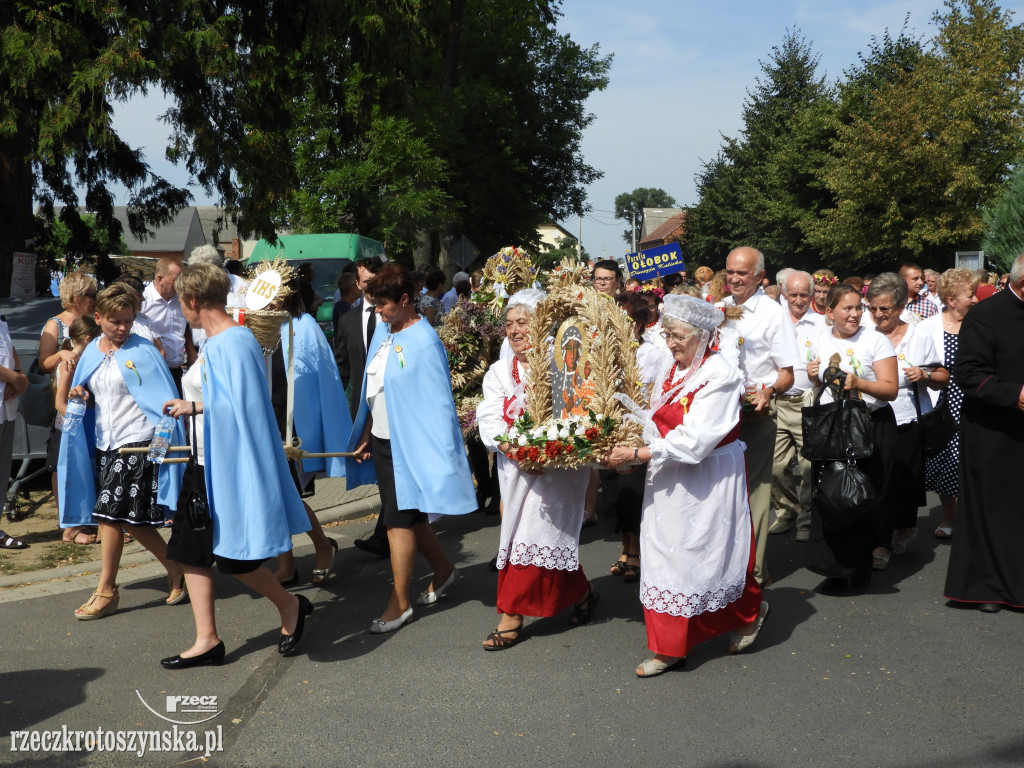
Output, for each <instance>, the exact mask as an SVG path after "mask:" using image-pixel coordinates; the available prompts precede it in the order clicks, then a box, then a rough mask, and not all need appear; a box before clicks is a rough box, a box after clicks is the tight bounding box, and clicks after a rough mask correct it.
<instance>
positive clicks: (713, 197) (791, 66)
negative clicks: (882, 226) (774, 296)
mask: <svg viewBox="0 0 1024 768" xmlns="http://www.w3.org/2000/svg"><path fill="white" fill-rule="evenodd" d="M818 60H819V56H818V55H817V54H816V53H814V51H813V49H812V48H811V45H810V44H809V43H808V42H807V40H806V39H805V38H804V37H802V36H801V35H800V33H799V31H798V30H787V32H786V35H785V37H784V38H783V40H782V43H781V44H780V45H777V46H773V47H772V50H771V55H770V56H769V57H768V58H767V60H765V61H760V62H759V63H760V65H761V73H762V74H761V76H759V77H758V78H757V80H756V85H755V87H754V88H753V89H751V90H748V91H747V98H746V101H745V102H744V105H743V131H742V134H741V136H740V137H739V138H728V137H725V138H724V141H723V147H722V149H721V150H720V151H719V154H718V156H717V157H716V158H715V159H714V160H712V161H710V162H706V163H705V164H704V167H703V169H702V171H701V172H700V173H699V174H698V176H697V186H698V193H699V199H698V203H697V205H696V206H694V208H693V210H692V212H691V216H690V218H688V220H687V231H686V235H685V236H684V243H685V246H686V248H687V251H688V252H689V254H690V255H689V257H688V258H690V259H691V261H693V262H694V263H696V262H698V261H703V262H705V263H709V264H714V263H718V264H721V263H722V262H724V260H725V256H726V254H727V253H728V251H729V250H731V249H732V248H734V247H736V246H738V245H754V246H756V247H757V248H759V249H760V250H761V251H763V252H764V253H765V254H766V257H767V258H768V260H769V261H770V262H772V263H774V264H776V265H778V266H782V265H783V264H785V265H786V266H801V267H812V268H813V266H817V262H818V261H819V259H820V256H819V253H818V251H817V250H816V249H814V248H812V247H809V245H808V243H807V241H806V238H805V237H804V233H803V229H802V224H803V222H804V220H805V219H806V218H807V217H813V216H815V215H816V212H817V210H818V209H820V208H821V207H822V206H823V205H824V204H825V202H826V201H827V200H828V199H829V196H828V194H827V192H826V191H825V190H824V187H823V185H822V184H821V183H820V182H819V181H818V180H817V178H816V175H815V173H816V171H817V167H818V165H819V164H820V163H821V162H823V158H824V156H825V155H826V154H827V151H828V145H829V141H830V138H831V137H830V134H829V131H828V128H827V120H826V119H825V118H826V116H827V115H828V113H829V110H830V108H831V106H832V104H833V94H832V89H831V88H829V87H828V86H827V85H826V84H825V81H824V78H822V77H820V76H819V75H818V74H817V67H818Z"/></svg>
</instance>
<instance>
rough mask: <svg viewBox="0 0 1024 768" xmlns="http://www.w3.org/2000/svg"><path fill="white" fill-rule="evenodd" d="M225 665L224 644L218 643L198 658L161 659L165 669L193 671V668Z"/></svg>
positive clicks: (171, 657)
mask: <svg viewBox="0 0 1024 768" xmlns="http://www.w3.org/2000/svg"><path fill="white" fill-rule="evenodd" d="M223 663H224V642H223V641H221V642H219V643H217V644H216V645H215V646H213V648H211V649H210V650H208V651H206V652H205V653H200V654H199V655H198V656H180V655H179V656H169V657H168V658H166V659H160V666H162V667H163V668H164V669H191V668H192V667H219V666H220V665H221V664H223Z"/></svg>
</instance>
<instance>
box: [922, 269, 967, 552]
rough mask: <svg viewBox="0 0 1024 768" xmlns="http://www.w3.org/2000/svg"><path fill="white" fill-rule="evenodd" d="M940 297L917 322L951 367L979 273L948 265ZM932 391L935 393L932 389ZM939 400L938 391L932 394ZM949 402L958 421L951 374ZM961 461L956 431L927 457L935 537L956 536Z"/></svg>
mask: <svg viewBox="0 0 1024 768" xmlns="http://www.w3.org/2000/svg"><path fill="white" fill-rule="evenodd" d="M935 287H936V289H937V290H938V294H939V298H940V299H942V304H943V307H942V311H941V312H939V313H937V314H935V315H932V316H931V317H929V318H927V319H926V320H922V321H921V323H920V324H919V325H918V329H919V330H920V332H921V333H927V334H930V335H931V337H932V340H933V341H934V343H935V347H936V349H938V350H939V352H940V354H941V355H942V356H943V365H944V366H945V368H946V370H947V371H952V370H953V367H954V366H955V365H956V355H957V350H958V348H959V340H960V324H961V323H963V321H964V317H965V316H966V315H967V312H968V310H970V308H971V307H973V306H974V305H975V304H977V303H978V296H977V294H976V293H975V292H976V291H977V290H978V276H977V275H976V274H975V273H974V272H973V271H972V270H969V269H947V270H946V271H945V272H943V273H942V274H941V275H940V276H939V279H938V280H937V281H936V283H935ZM929 394H932V393H929ZM933 400H935V401H938V393H937V392H936V393H934V394H933ZM946 402H947V403H948V404H949V412H950V413H951V414H953V418H954V419H955V420H956V422H957V424H959V423H960V408H961V405H962V403H963V391H962V390H961V389H960V387H959V386H957V383H956V380H955V379H953V378H950V380H949V386H948V387H947V388H946ZM959 465H960V435H959V432H958V433H957V434H955V435H953V439H952V440H950V441H949V445H947V446H946V447H945V448H944V449H943V451H942V452H941V453H939V454H938V455H936V456H933V457H932V458H930V459H927V460H926V461H925V467H924V485H925V488H926V489H927V490H929V491H934V492H935V493H937V494H938V495H939V501H940V502H941V503H942V519H941V520H939V524H938V526H937V527H936V528H935V538H937V539H950V538H952V537H953V518H954V516H955V514H956V497H957V494H958V493H959V491H960V488H959V478H958V477H957V471H958V467H959Z"/></svg>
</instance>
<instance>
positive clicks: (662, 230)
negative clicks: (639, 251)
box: [640, 209, 686, 245]
mask: <svg viewBox="0 0 1024 768" xmlns="http://www.w3.org/2000/svg"><path fill="white" fill-rule="evenodd" d="M685 221H686V211H684V210H682V209H680V210H679V213H676V214H674V215H672V216H669V217H668V218H667V219H665V220H664V221H663V222H662V223H661V225H659V226H658V228H657V229H655V230H654V231H653V232H651V234H649V235H647V237H645V238H643V239H642V240H641V241H640V244H641V245H643V244H644V243H653V242H664V241H665V240H669V239H671V237H672V235H673V234H674V233H675V231H676V230H678V229H681V228H682V226H683V222H685Z"/></svg>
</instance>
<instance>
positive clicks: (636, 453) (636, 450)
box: [633, 448, 640, 461]
mask: <svg viewBox="0 0 1024 768" xmlns="http://www.w3.org/2000/svg"><path fill="white" fill-rule="evenodd" d="M633 461H640V449H639V448H634V449H633Z"/></svg>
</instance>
